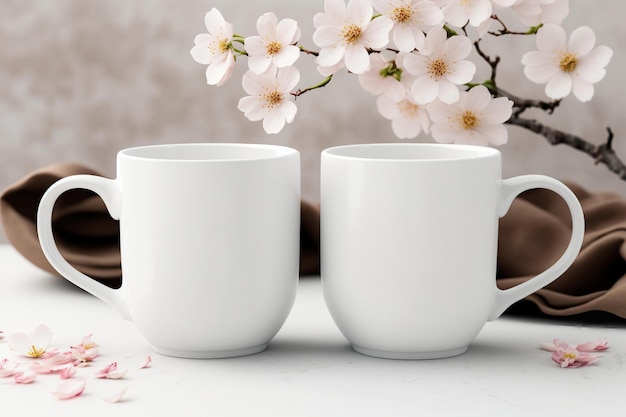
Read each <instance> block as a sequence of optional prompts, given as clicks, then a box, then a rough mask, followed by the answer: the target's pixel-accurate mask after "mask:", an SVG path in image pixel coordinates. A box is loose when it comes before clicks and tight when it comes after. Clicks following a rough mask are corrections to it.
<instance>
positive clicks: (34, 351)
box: [8, 324, 52, 358]
mask: <svg viewBox="0 0 626 417" xmlns="http://www.w3.org/2000/svg"><path fill="white" fill-rule="evenodd" d="M51 340H52V330H50V328H49V327H48V326H46V325H45V324H40V325H39V326H37V327H36V328H35V329H34V330H33V331H32V332H31V333H30V334H26V333H22V332H17V333H13V334H11V335H10V336H9V339H8V341H9V348H10V349H11V350H13V351H14V352H17V353H19V354H21V355H24V356H28V357H31V358H40V357H42V356H43V355H44V354H45V353H46V349H48V345H49V344H50V341H51Z"/></svg>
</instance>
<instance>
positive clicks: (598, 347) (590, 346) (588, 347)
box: [576, 337, 609, 352]
mask: <svg viewBox="0 0 626 417" xmlns="http://www.w3.org/2000/svg"><path fill="white" fill-rule="evenodd" d="M608 344H609V341H608V340H607V339H606V338H605V337H601V338H600V339H598V340H594V341H593V342H587V343H583V344H582V345H578V346H576V349H577V350H578V351H580V352H593V351H602V350H607V349H608V348H609V346H608Z"/></svg>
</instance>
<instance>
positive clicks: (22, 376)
mask: <svg viewBox="0 0 626 417" xmlns="http://www.w3.org/2000/svg"><path fill="white" fill-rule="evenodd" d="M13 379H15V382H17V383H18V384H32V383H33V382H35V380H36V379H37V373H36V372H34V371H31V370H28V371H24V372H19V373H17V374H15V376H14V377H13Z"/></svg>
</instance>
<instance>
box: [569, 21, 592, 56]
mask: <svg viewBox="0 0 626 417" xmlns="http://www.w3.org/2000/svg"><path fill="white" fill-rule="evenodd" d="M595 43H596V34H595V33H594V32H593V30H591V28H589V27H587V26H581V27H579V28H578V29H576V30H574V31H573V32H572V34H571V35H570V37H569V43H568V47H569V51H570V52H572V53H574V54H576V55H577V56H584V55H586V54H588V53H589V51H591V49H593V46H594V45H595Z"/></svg>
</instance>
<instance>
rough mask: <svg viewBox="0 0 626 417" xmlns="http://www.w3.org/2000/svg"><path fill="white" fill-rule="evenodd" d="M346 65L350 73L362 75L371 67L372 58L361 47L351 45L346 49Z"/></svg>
mask: <svg viewBox="0 0 626 417" xmlns="http://www.w3.org/2000/svg"><path fill="white" fill-rule="evenodd" d="M344 62H345V64H346V68H347V69H348V71H350V72H352V73H354V74H362V73H364V72H365V71H367V69H368V68H369V66H370V57H369V54H368V52H367V49H365V48H364V47H363V46H361V45H358V44H357V45H350V46H348V47H347V48H346V57H345V61H344Z"/></svg>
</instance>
